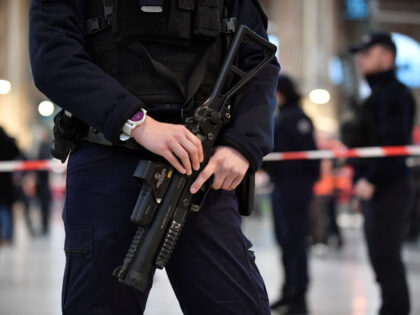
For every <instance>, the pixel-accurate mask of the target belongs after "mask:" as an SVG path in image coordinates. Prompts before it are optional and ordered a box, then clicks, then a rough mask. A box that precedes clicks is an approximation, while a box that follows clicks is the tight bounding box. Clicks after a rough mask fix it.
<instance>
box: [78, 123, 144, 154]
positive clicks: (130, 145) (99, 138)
mask: <svg viewBox="0 0 420 315" xmlns="http://www.w3.org/2000/svg"><path fill="white" fill-rule="evenodd" d="M82 140H84V141H87V142H90V143H94V144H99V145H105V146H108V147H115V146H116V145H114V144H113V143H112V142H111V141H109V140H107V139H106V138H105V136H104V135H103V133H102V132H99V131H98V130H96V129H95V128H93V127H89V129H88V131H87V133H86V134H85V135H84V136H83V137H82ZM121 143H122V147H125V148H127V149H131V150H136V151H142V152H145V149H144V148H143V147H142V146H140V145H139V144H138V143H137V142H136V141H135V140H134V139H133V138H131V139H129V140H127V141H124V142H121Z"/></svg>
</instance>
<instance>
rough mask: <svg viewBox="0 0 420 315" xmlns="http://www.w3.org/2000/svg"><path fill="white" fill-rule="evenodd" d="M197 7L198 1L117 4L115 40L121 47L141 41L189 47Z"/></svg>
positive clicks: (150, 0)
mask: <svg viewBox="0 0 420 315" xmlns="http://www.w3.org/2000/svg"><path fill="white" fill-rule="evenodd" d="M194 4H195V0H189V1H187V0H139V1H133V0H116V1H115V6H114V14H113V25H112V30H113V33H114V36H115V39H116V41H117V43H119V44H126V43H127V42H130V41H132V40H141V41H150V42H161V43H170V44H176V45H188V44H189V43H190V41H191V33H192V32H191V20H192V15H193V12H194V9H195V6H194ZM153 8H155V9H153Z"/></svg>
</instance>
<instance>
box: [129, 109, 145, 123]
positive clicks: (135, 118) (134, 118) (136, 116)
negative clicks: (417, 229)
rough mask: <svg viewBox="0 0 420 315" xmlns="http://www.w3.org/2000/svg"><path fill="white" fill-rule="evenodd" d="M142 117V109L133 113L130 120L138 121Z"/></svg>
mask: <svg viewBox="0 0 420 315" xmlns="http://www.w3.org/2000/svg"><path fill="white" fill-rule="evenodd" d="M143 118H144V112H143V111H139V112H137V113H135V114H134V115H133V116H132V117H131V118H130V120H131V121H133V122H139V121H141V120H142V119H143Z"/></svg>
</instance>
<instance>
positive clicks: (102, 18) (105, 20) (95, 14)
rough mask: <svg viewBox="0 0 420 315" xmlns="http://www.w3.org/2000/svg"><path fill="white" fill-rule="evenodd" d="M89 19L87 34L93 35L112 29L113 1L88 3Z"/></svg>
mask: <svg viewBox="0 0 420 315" xmlns="http://www.w3.org/2000/svg"><path fill="white" fill-rule="evenodd" d="M86 6H87V13H88V19H87V20H86V33H87V35H92V34H95V33H98V32H101V31H103V30H105V29H108V28H110V27H111V16H112V12H113V1H112V0H90V1H86Z"/></svg>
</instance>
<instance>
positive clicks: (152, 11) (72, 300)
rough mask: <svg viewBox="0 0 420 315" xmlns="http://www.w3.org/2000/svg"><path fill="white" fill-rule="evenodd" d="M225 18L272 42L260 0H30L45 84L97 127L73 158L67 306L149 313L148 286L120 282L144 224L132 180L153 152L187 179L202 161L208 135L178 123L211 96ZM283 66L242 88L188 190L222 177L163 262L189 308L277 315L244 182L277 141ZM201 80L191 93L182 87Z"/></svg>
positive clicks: (33, 49) (34, 54) (35, 60)
mask: <svg viewBox="0 0 420 315" xmlns="http://www.w3.org/2000/svg"><path fill="white" fill-rule="evenodd" d="M117 3H118V5H116V4H117ZM228 17H236V18H237V20H238V23H239V24H244V25H247V26H249V27H250V28H251V29H252V30H254V31H255V32H257V33H258V34H260V35H261V36H263V37H265V38H267V34H266V28H267V18H266V16H265V15H264V13H263V11H262V8H261V6H260V4H259V3H258V1H257V0H226V1H221V0H209V1H190V0H176V1H175V0H140V1H139V0H119V1H109V0H105V1H103V0H89V1H87V0H72V1H68V0H33V1H32V6H31V11H30V55H31V63H32V70H33V74H34V79H35V83H36V85H37V86H38V88H39V89H40V90H41V91H42V92H44V93H45V95H47V96H48V97H49V98H51V100H52V101H54V103H56V104H59V105H60V106H61V107H62V108H64V109H66V110H67V111H69V112H71V113H72V114H73V115H74V116H75V117H77V119H79V120H80V122H81V123H83V124H84V125H85V126H90V127H91V128H86V129H88V130H90V131H91V132H88V133H87V134H84V135H83V138H84V139H86V140H87V141H82V142H81V144H80V146H79V147H78V149H77V150H76V151H74V152H72V153H71V155H70V158H69V162H68V170H67V187H66V203H65V211H64V213H63V219H64V223H65V229H66V240H65V251H66V258H67V261H66V271H65V275H64V283H63V300H62V307H63V313H64V314H75V315H83V314H89V315H92V314H107V315H108V314H124V315H131V314H133V315H134V314H135V315H138V314H142V313H143V311H144V308H145V305H146V300H147V296H148V293H149V290H150V286H149V288H148V289H149V290H147V292H146V293H144V294H142V293H140V292H138V291H136V290H134V289H133V288H131V287H129V286H125V285H123V284H121V283H119V282H118V281H117V279H115V278H114V277H112V272H113V270H114V269H115V268H116V267H118V266H119V265H120V264H121V263H122V261H123V259H124V258H125V256H126V253H127V250H128V248H129V245H130V242H131V240H132V237H133V235H134V232H135V229H136V226H135V225H134V224H132V223H131V222H130V216H131V213H132V211H133V208H134V205H135V203H136V199H137V197H138V193H139V191H140V183H139V181H138V180H137V179H135V178H134V177H133V176H132V175H133V172H134V170H135V169H136V166H137V164H138V161H139V159H141V158H143V159H144V158H147V157H148V156H149V155H150V154H148V152H147V151H150V152H152V153H155V154H157V155H161V156H162V157H163V158H165V159H166V160H168V161H169V162H170V163H171V164H172V165H173V167H174V168H175V169H176V170H178V171H179V172H180V173H182V174H188V175H191V174H192V170H193V169H194V170H198V169H199V168H200V163H201V162H202V161H203V152H202V146H201V141H200V140H199V139H198V138H197V137H196V136H195V135H194V134H192V133H191V132H190V131H189V130H188V129H186V128H185V127H184V126H182V125H181V124H182V122H183V118H185V117H183V116H184V115H185V114H187V113H188V111H184V109H185V108H183V106H182V105H183V104H185V103H186V102H187V101H189V102H188V103H187V104H186V105H193V107H194V106H197V105H199V104H201V103H202V102H203V101H204V100H206V99H207V98H208V96H209V93H210V91H211V89H212V86H213V85H214V83H215V80H216V78H217V76H218V73H219V70H220V68H221V62H222V61H223V55H224V49H225V44H226V43H225V40H227V38H226V36H227V34H226V32H228V30H229V28H228V27H227V26H228V25H227V24H225V23H226V22H227V21H226V20H224V18H228ZM111 24H112V25H111ZM203 58H204V59H203ZM262 58H263V53H262V51H261V50H260V49H258V48H256V47H254V46H252V45H249V46H247V47H245V48H243V49H241V51H240V53H239V58H238V59H239V66H240V67H241V68H243V69H247V68H252V67H253V66H255V65H257V64H258V63H259V62H260V61H261V59H262ZM206 59H207V60H206ZM199 61H200V62H199ZM198 62H199V63H200V64H198ZM199 65H205V68H204V71H203V70H201V71H200V73H199V75H200V76H201V78H200V80H197V77H200V76H197V75H194V76H193V75H192V73H194V71H195V69H200V67H199ZM202 69H203V68H202ZM278 71H279V66H278V63H277V61H273V62H272V63H271V64H270V65H269V66H267V67H266V68H265V69H264V70H263V71H262V72H261V73H260V74H259V75H258V76H257V77H255V78H254V80H252V81H251V82H250V83H249V84H248V86H247V89H244V93H243V97H242V98H241V99H240V100H238V102H237V104H235V108H234V110H233V112H232V121H231V123H230V124H229V125H228V126H226V129H225V130H224V133H223V135H222V137H221V139H220V143H219V144H218V147H217V148H216V150H215V152H214V154H213V156H212V157H211V159H210V161H209V163H208V164H207V166H206V168H205V169H204V170H203V172H202V173H201V174H200V175H199V178H198V180H197V182H196V183H195V184H193V185H192V187H191V193H196V192H197V191H198V189H199V188H200V186H201V184H202V182H203V181H205V180H207V179H208V178H209V177H210V176H213V175H214V180H213V185H212V187H213V188H214V190H213V191H211V192H210V193H209V196H208V197H207V199H206V202H205V204H204V205H203V207H202V209H201V211H200V212H199V213H198V214H196V215H190V216H189V217H188V220H187V222H186V224H185V226H184V228H183V232H182V235H181V237H180V239H179V241H178V243H177V247H176V249H175V251H174V253H173V255H172V258H171V260H170V262H169V264H168V265H167V267H166V271H167V274H168V277H169V280H170V281H171V284H172V287H173V289H174V291H175V293H176V295H177V298H178V300H179V302H180V306H181V308H182V310H183V312H184V314H203V315H204V314H209V315H214V314H241V315H242V314H264V315H265V314H269V313H270V310H269V304H268V297H267V293H266V291H265V287H264V283H263V280H262V278H261V276H260V273H259V271H258V269H257V267H256V265H255V262H254V259H255V257H254V256H253V253H252V252H251V251H249V248H250V247H251V244H250V242H249V241H248V240H247V239H246V238H245V237H244V235H243V234H242V231H241V228H240V224H241V219H240V216H239V213H238V202H237V198H236V196H235V193H234V191H233V190H234V189H235V188H236V187H237V186H238V184H239V183H240V182H241V181H242V179H243V177H244V175H245V173H246V172H247V171H249V172H256V171H257V170H258V168H259V167H260V165H261V163H262V158H263V156H264V155H265V154H267V153H269V152H270V151H271V149H272V131H273V130H272V129H273V123H274V120H273V119H272V118H273V112H274V107H275V99H274V96H275V94H274V92H275V85H276V78H277V75H278ZM192 79H195V80H194V82H189V81H191V80H192ZM174 83H176V84H174ZM197 83H199V85H200V86H198V90H197V91H196V93H194V98H193V99H189V100H187V99H186V95H185V91H186V90H187V88H188V90H190V87H191V86H194V85H197ZM146 111H147V113H146ZM123 128H124V129H123ZM127 139H128V140H127ZM124 140H126V141H124ZM123 141H124V142H123ZM127 142H129V143H132V144H134V150H132V149H130V148H127V147H126V146H128V145H127V144H126V143H127ZM138 144H139V145H140V146H139V145H138ZM146 150H147V151H146ZM150 152H149V153H150Z"/></svg>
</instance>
